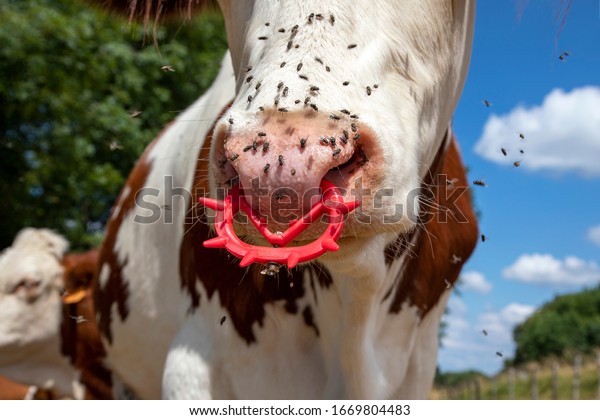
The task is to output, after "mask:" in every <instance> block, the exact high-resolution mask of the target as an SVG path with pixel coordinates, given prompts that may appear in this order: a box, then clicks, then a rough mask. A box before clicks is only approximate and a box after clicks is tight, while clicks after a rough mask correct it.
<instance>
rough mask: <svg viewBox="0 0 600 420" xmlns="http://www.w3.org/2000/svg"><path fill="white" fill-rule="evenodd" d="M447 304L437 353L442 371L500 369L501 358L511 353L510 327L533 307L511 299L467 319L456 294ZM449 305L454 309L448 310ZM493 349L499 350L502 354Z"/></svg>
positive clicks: (509, 355)
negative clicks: (443, 332) (444, 324)
mask: <svg viewBox="0 0 600 420" xmlns="http://www.w3.org/2000/svg"><path fill="white" fill-rule="evenodd" d="M448 304H449V306H450V307H451V310H450V314H449V315H446V316H445V317H444V321H446V323H447V327H446V335H445V336H444V338H443V340H442V348H441V350H440V357H439V363H440V367H441V369H442V370H443V371H456V370H465V369H477V370H480V371H482V372H484V373H487V374H494V373H496V372H497V371H499V370H500V369H502V366H503V362H504V360H503V358H506V357H512V355H513V353H514V350H515V344H514V341H513V338H512V330H513V328H514V327H515V325H517V324H520V323H521V322H523V321H524V320H525V319H526V318H527V317H528V316H530V315H531V314H532V313H533V312H534V310H535V308H534V307H533V306H530V305H524V304H521V303H517V302H512V303H509V304H508V305H506V306H504V307H503V308H502V309H500V310H496V311H494V310H490V309H488V310H486V311H485V312H483V313H482V314H479V315H478V316H477V317H476V318H475V319H474V320H473V321H471V322H470V321H469V320H468V316H467V315H468V314H467V313H466V311H463V310H462V307H463V306H464V303H463V302H462V301H461V300H460V298H457V297H454V296H453V297H451V298H450V301H449V303H448ZM453 307H454V308H457V309H458V310H452V308H453ZM484 331H485V333H484ZM496 352H501V353H502V354H503V358H500V357H498V355H497V354H496Z"/></svg>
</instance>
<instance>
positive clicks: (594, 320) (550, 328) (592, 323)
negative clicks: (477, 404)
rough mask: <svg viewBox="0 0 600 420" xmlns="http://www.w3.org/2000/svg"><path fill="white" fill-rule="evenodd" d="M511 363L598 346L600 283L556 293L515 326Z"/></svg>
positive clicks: (599, 331) (591, 348) (582, 350)
mask: <svg viewBox="0 0 600 420" xmlns="http://www.w3.org/2000/svg"><path fill="white" fill-rule="evenodd" d="M513 335H514V339H515V342H516V352H515V358H514V364H516V365H518V364H521V363H525V362H528V361H534V360H541V359H543V358H546V357H548V356H558V357H566V356H569V355H570V354H574V353H583V354H590V353H592V352H593V351H594V349H595V348H597V347H600V286H598V287H596V288H594V289H590V290H585V291H583V292H579V293H574V294H569V295H563V296H558V297H556V298H555V299H554V300H552V301H551V302H549V303H547V304H545V305H544V306H542V308H540V309H539V310H538V311H536V312H535V313H534V314H533V315H531V316H530V317H529V318H528V319H527V320H525V321H524V322H523V323H522V324H520V325H518V326H517V327H515V329H514V334H513Z"/></svg>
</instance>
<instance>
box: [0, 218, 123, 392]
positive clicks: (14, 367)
mask: <svg viewBox="0 0 600 420" xmlns="http://www.w3.org/2000/svg"><path fill="white" fill-rule="evenodd" d="M68 246H69V244H68V242H67V240H66V239H65V238H64V237H62V236H61V235H59V234H57V233H55V232H53V231H51V230H49V229H35V228H25V229H23V230H21V231H20V232H19V233H18V235H17V236H16V238H15V240H14V242H13V244H12V246H11V247H9V248H7V249H5V250H4V251H3V252H2V253H1V254H0V399H20V398H23V399H56V398H69V399H71V398H72V399H84V398H85V399H100V398H102V399H109V398H111V397H112V390H111V375H110V371H109V370H108V369H107V368H106V367H105V366H104V365H103V357H104V350H103V347H102V343H101V341H100V335H99V333H98V329H97V327H96V324H95V321H94V318H95V315H94V308H93V300H92V294H91V290H90V285H91V282H92V278H93V276H94V275H95V273H96V263H97V259H98V251H97V250H92V251H88V252H84V253H66V251H67V249H68Z"/></svg>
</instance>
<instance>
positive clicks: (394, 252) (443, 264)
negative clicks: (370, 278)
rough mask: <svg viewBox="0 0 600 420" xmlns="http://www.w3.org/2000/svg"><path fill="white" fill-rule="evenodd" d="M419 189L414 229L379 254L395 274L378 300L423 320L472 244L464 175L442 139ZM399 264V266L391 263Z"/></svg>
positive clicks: (453, 146) (450, 144) (451, 145)
mask: <svg viewBox="0 0 600 420" xmlns="http://www.w3.org/2000/svg"><path fill="white" fill-rule="evenodd" d="M447 136H448V137H447V138H448V141H443V142H442V145H441V146H440V148H439V150H438V152H437V154H436V157H435V159H434V160H433V163H432V165H431V167H430V168H429V170H428V172H427V174H426V175H425V177H424V178H423V180H422V183H421V192H420V194H421V196H422V197H425V200H427V202H428V204H427V205H425V206H424V205H423V201H421V206H420V213H419V223H418V224H417V226H416V228H415V229H414V230H413V231H412V232H410V233H409V234H401V235H398V237H397V238H396V239H395V240H394V241H392V242H391V243H389V244H388V246H387V247H386V249H385V259H386V264H387V265H388V266H389V267H390V269H392V267H394V268H395V270H397V274H396V275H395V276H394V277H393V283H392V285H391V287H390V289H389V290H388V292H387V294H386V296H385V298H384V300H388V299H389V300H390V306H389V310H390V312H392V313H397V312H400V310H401V309H402V306H403V305H404V303H408V305H409V306H416V307H417V309H418V312H419V314H420V316H421V318H423V317H424V316H425V315H427V313H428V312H429V311H430V310H431V309H432V308H433V307H434V306H435V305H436V304H437V303H438V301H439V300H440V299H441V297H442V295H443V294H444V292H446V291H447V290H448V289H449V288H451V287H452V285H453V284H454V283H455V281H456V280H457V278H458V275H459V273H460V270H461V268H462V266H463V264H464V262H465V261H466V260H467V259H468V258H469V256H470V255H471V253H472V252H473V250H474V248H475V245H476V244H477V239H478V227H477V219H476V216H475V213H474V211H473V207H472V202H471V195H470V191H469V188H468V182H467V177H466V169H465V167H464V165H463V163H462V161H461V158H460V154H459V150H458V145H457V142H456V139H455V138H454V136H453V135H450V133H447ZM398 259H402V263H401V264H399V265H397V264H396V265H393V263H394V262H395V261H396V260H398Z"/></svg>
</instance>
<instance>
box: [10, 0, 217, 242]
mask: <svg viewBox="0 0 600 420" xmlns="http://www.w3.org/2000/svg"><path fill="white" fill-rule="evenodd" d="M0 22H1V24H0V197H1V199H0V249H2V248H4V247H6V246H8V245H9V244H10V243H11V242H12V239H13V237H14V235H15V234H16V232H17V231H18V230H19V229H21V228H22V227H25V226H38V227H50V228H53V229H56V230H57V231H58V232H60V233H63V234H65V235H66V236H67V238H68V239H69V240H70V241H71V243H72V247H73V248H85V247H88V246H90V245H94V244H97V243H98V241H99V237H100V235H101V231H102V228H103V226H104V223H105V222H106V220H107V217H108V214H109V211H110V208H111V206H112V204H113V202H114V200H115V198H116V195H117V194H118V191H119V190H120V188H121V186H122V184H123V182H124V180H125V178H126V177H127V174H128V173H129V171H130V170H131V168H132V166H133V164H134V162H135V160H136V159H137V157H138V156H139V155H140V154H141V152H142V150H143V149H144V147H145V146H146V145H147V144H148V142H149V141H150V140H152V139H153V138H154V137H155V135H156V134H157V133H158V132H159V131H160V129H161V128H162V127H163V126H164V125H165V124H166V123H167V122H168V121H170V120H172V119H173V118H175V117H176V115H177V111H178V110H182V109H183V108H185V107H187V106H188V105H189V104H191V103H192V101H194V100H195V99H196V98H197V97H198V96H199V95H200V94H201V93H202V92H203V91H204V90H205V89H206V88H207V87H208V86H209V84H210V83H211V81H212V80H213V78H214V76H215V75H216V72H217V71H218V67H219V62H220V59H221V58H222V56H223V53H224V51H225V49H226V48H227V47H226V38H225V32H224V25H223V19H222V16H221V15H220V14H217V13H214V12H213V13H207V14H204V15H202V16H199V17H197V18H194V19H193V20H191V21H188V22H184V23H177V24H170V25H168V26H158V27H157V28H156V32H155V33H152V34H150V35H149V34H148V33H146V32H145V31H144V28H142V27H140V26H139V25H135V24H130V23H128V22H127V21H126V20H123V19H118V18H115V17H114V16H109V15H107V14H106V13H104V12H103V11H101V10H98V9H95V8H91V7H90V6H89V4H85V3H84V2H81V1H76V0H60V1H57V0H28V1H20V0H4V1H2V2H0ZM151 29H154V28H151ZM153 32H154V31H153Z"/></svg>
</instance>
